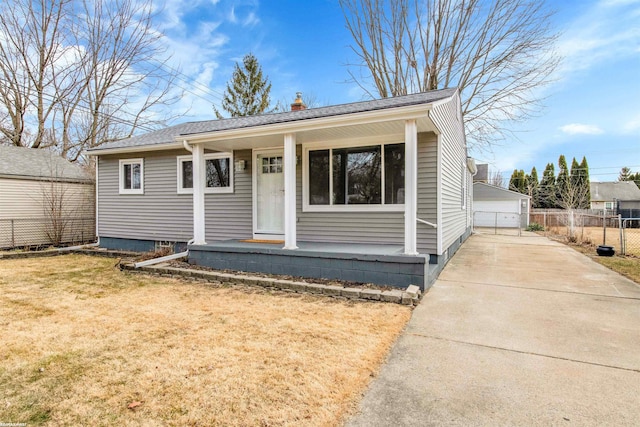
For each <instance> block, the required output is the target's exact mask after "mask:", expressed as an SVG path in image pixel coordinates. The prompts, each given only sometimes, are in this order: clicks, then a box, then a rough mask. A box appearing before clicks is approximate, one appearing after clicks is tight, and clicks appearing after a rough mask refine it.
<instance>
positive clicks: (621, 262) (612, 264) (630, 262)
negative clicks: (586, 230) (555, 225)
mask: <svg viewBox="0 0 640 427" xmlns="http://www.w3.org/2000/svg"><path fill="white" fill-rule="evenodd" d="M570 246H571V247H572V248H574V249H575V250H577V251H578V252H581V253H583V254H584V255H586V256H588V257H589V258H591V259H592V260H594V261H596V262H598V263H600V264H602V265H604V266H605V267H607V268H609V269H610V270H613V271H615V272H617V273H620V274H622V275H623V276H626V277H628V278H629V279H631V280H633V281H634V282H636V283H638V284H640V258H638V257H635V256H632V255H629V256H621V255H614V256H612V257H602V256H598V255H597V254H596V246H593V245H586V244H584V245H577V244H571V245H570Z"/></svg>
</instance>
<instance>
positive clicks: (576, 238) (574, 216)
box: [530, 210, 640, 255]
mask: <svg viewBox="0 0 640 427" xmlns="http://www.w3.org/2000/svg"><path fill="white" fill-rule="evenodd" d="M534 223H535V224H539V225H540V226H542V227H543V229H544V234H545V235H547V236H556V237H563V238H566V239H567V240H568V241H569V242H573V243H584V244H590V245H596V246H597V245H607V246H613V247H614V248H615V250H616V252H617V253H619V254H623V255H624V254H636V255H640V229H632V226H633V224H635V223H636V222H634V221H629V220H625V219H623V218H622V217H621V216H620V215H610V214H609V215H607V214H606V212H605V213H603V211H598V210H574V211H564V210H554V211H532V212H531V214H530V224H534ZM636 241H637V243H636Z"/></svg>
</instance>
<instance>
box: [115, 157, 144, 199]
mask: <svg viewBox="0 0 640 427" xmlns="http://www.w3.org/2000/svg"><path fill="white" fill-rule="evenodd" d="M119 181H120V194H144V166H143V159H126V160H125V159H122V160H120V180H119Z"/></svg>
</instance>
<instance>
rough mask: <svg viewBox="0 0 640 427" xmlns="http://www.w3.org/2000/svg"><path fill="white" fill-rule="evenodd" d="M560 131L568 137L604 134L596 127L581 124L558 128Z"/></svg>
mask: <svg viewBox="0 0 640 427" xmlns="http://www.w3.org/2000/svg"><path fill="white" fill-rule="evenodd" d="M560 130H561V131H562V132H564V133H567V134H569V135H601V134H603V133H604V131H603V130H602V129H600V128H599V127H598V126H596V125H585V124H582V123H570V124H568V125H564V126H560Z"/></svg>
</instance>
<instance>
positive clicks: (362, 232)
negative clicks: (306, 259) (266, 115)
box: [296, 147, 404, 245]
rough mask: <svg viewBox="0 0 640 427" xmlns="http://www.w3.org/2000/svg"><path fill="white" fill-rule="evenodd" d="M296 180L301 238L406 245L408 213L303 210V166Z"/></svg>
mask: <svg viewBox="0 0 640 427" xmlns="http://www.w3.org/2000/svg"><path fill="white" fill-rule="evenodd" d="M297 152H298V155H299V156H300V155H301V148H300V147H298V151H297ZM300 163H302V162H300ZM296 181H297V188H296V197H297V202H296V204H297V216H298V231H297V238H298V240H301V241H308V242H337V243H379V244H388V245H404V212H302V167H301V166H298V168H297V171H296Z"/></svg>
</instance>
